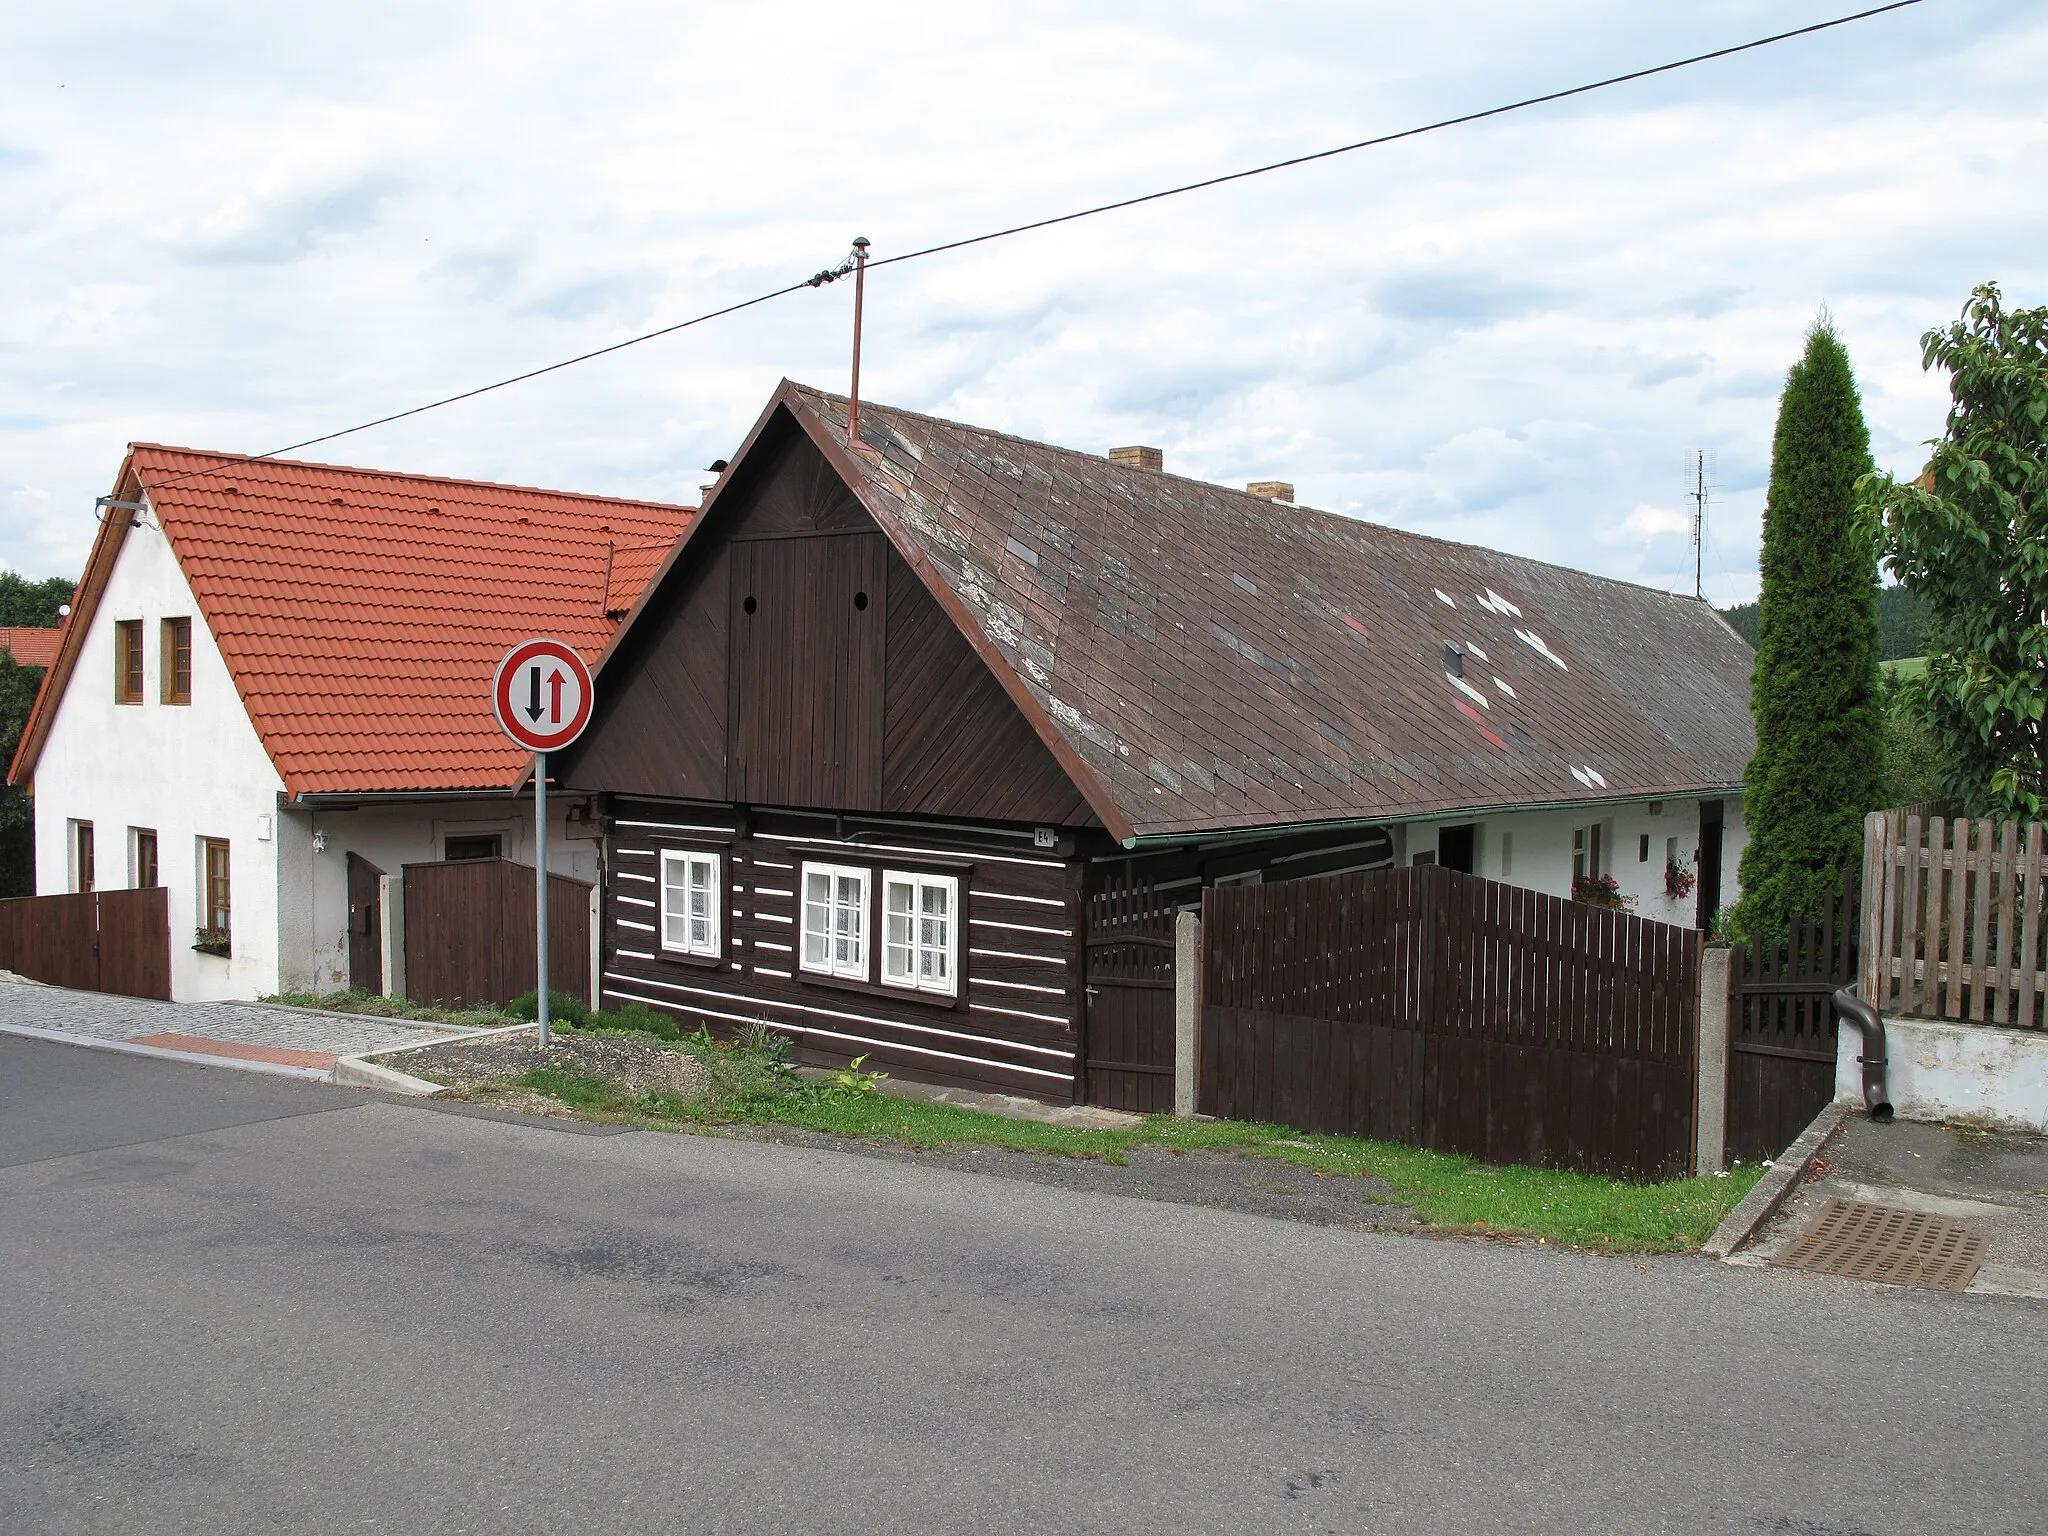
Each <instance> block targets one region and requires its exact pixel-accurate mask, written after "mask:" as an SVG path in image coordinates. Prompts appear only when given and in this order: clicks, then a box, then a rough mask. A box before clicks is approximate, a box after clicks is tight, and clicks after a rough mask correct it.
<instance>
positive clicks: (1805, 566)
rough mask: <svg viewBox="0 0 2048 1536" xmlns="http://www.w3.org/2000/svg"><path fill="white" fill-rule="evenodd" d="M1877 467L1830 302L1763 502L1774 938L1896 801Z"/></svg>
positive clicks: (1767, 896)
mask: <svg viewBox="0 0 2048 1536" xmlns="http://www.w3.org/2000/svg"><path fill="white" fill-rule="evenodd" d="M1870 469H1871V461H1870V431H1869V429H1868V428H1867V427H1866V426H1865V425H1864V422H1863V405H1862V402H1861V400H1860V399H1859V398H1858V397H1857V393H1856V380H1855V377H1854V376H1853V375H1852V374H1851V373H1850V371H1849V354H1848V352H1847V351H1846V350H1844V348H1843V346H1842V343H1841V340H1840V338H1839V337H1837V336H1836V335H1835V330H1834V326H1833V324H1832V322H1831V321H1830V320H1829V319H1828V318H1827V316H1826V315H1825V314H1823V315H1822V317H1821V318H1820V319H1819V320H1818V321H1816V322H1815V324H1814V326H1813V329H1812V330H1811V331H1809V332H1808V333H1807V337H1806V353H1805V356H1803V357H1802V358H1801V359H1800V360H1799V362H1798V363H1797V364H1795V365H1794V366H1793V369H1792V371H1791V373H1790V375H1789V376H1788V377H1787V378H1786V381H1785V394H1784V397H1783V398H1782V399H1781V400H1780V401H1779V404H1778V430H1777V435H1776V437H1775V439H1774V440H1773V442H1772V445H1771V487H1770V497H1769V501H1768V503H1767V504H1766V506H1765V509H1764V547H1763V562H1762V564H1763V595H1762V598H1761V600H1760V608H1759V612H1758V615H1757V649H1756V669H1755V671H1754V672H1753V673H1752V674H1751V677H1750V685H1749V708H1750V713H1751V714H1752V715H1753V716H1754V717H1755V719H1756V756H1755V757H1753V758H1752V759H1750V764H1749V769H1748V771H1747V773H1745V775H1744V789H1743V801H1742V806H1743V820H1744V822H1745V823H1746V825H1747V827H1748V831H1749V844H1748V846H1747V847H1746V848H1744V849H1743V853H1742V864H1741V881H1742V901H1741V905H1740V908H1739V910H1738V912H1737V915H1736V928H1737V930H1738V931H1739V932H1741V933H1743V934H1745V935H1747V936H1749V937H1751V938H1753V939H1755V940H1758V941H1760V942H1773V941H1775V939H1776V938H1778V937H1780V936H1782V935H1783V934H1784V933H1785V932H1786V931H1787V930H1788V929H1789V928H1790V926H1791V924H1792V922H1793V920H1794V919H1796V918H1800V917H1817V916H1819V915H1820V914H1821V912H1822V911H1823V910H1824V909H1825V907H1826V904H1827V900H1828V896H1829V894H1830V893H1831V892H1832V891H1833V890H1835V889H1836V888H1838V887H1839V885H1840V883H1841V879H1842V876H1843V874H1844V873H1846V872H1847V871H1849V870H1852V869H1855V868H1857V867H1858V866H1859V865H1860V864H1861V862H1862V858H1863V817H1864V814H1865V813H1866V812H1868V811H1872V810H1875V809H1877V808H1878V807H1879V806H1880V805H1881V804H1882V803H1883V797H1884V770H1885V759H1884V753H1885V745H1884V705H1883V688H1882V685H1881V683H1880V679H1879V668H1878V653H1879V645H1878V625H1877V546H1876V542H1875V540H1874V539H1873V537H1872V535H1871V532H1870V529H1869V528H1868V526H1867V524H1865V523H1864V522H1863V521H1862V520H1861V519H1859V518H1858V517H1857V516H1856V510H1855V509H1856V482H1857V480H1858V479H1859V478H1861V477H1862V476H1863V475H1865V474H1867V473H1868V472H1869V471H1870Z"/></svg>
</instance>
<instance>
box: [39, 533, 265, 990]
mask: <svg viewBox="0 0 2048 1536" xmlns="http://www.w3.org/2000/svg"><path fill="white" fill-rule="evenodd" d="M151 521H153V519H152V520H151ZM184 617H189V618H191V620H192V702H191V703H190V704H163V703H160V702H159V679H160V678H161V676H162V673H161V659H162V644H163V636H162V632H161V631H162V621H163V620H164V619H167V618H184ZM123 619H140V620H142V643H143V689H142V700H143V701H142V702H141V703H140V704H116V703H115V702H114V654H115V644H114V626H115V624H116V623H117V622H119V621H120V620H123ZM283 787H284V784H283V781H282V780H281V779H280V778H279V777H278V775H277V770H276V769H275V768H274V767H273V766H272V765H271V762H270V758H269V755H268V754H267V753H265V752H264V750H263V744H262V743H261V742H260V741H259V740H258V739H257V737H256V731H255V728H254V727H253V726H251V725H250V723H249V718H248V716H247V715H246V714H245V713H244V712H243V710H242V703H241V700H240V699H239V698H238V697H237V696H236V694H235V688H234V684H233V682H232V681H231V680H230V679H229V677H228V671H227V666H226V663H225V662H223V661H222V659H221V654H220V650H219V648H218V647H217V646H216V645H215V644H214V641H213V636H212V635H211V634H210V633H209V632H208V631H207V628H206V624H205V622H204V620H202V619H201V618H200V616H199V605H198V604H197V603H196V602H194V601H193V598H192V589H191V587H189V586H188V585H187V584H186V581H185V576H184V573H183V572H182V571H181V570H180V569H179V568H178V562H177V559H176V557H175V556H173V555H172V553H171V550H170V546H169V544H168V543H167V542H166V541H165V539H164V536H163V534H162V533H161V532H159V531H158V530H157V529H156V528H154V527H151V526H146V525H144V524H142V523H137V524H136V525H135V526H133V527H131V528H130V529H129V531H128V534H127V537H126V539H125V540H124V541H123V543H122V546H121V550H120V554H119V557H118V558H117V559H116V561H115V563H114V570H113V574H112V577H111V579H110V580H109V582H108V584H107V590H106V592H105V594H104V595H103V596H102V598H101V600H100V604H99V607H98V609H97V611H96V612H94V613H93V615H92V618H91V628H90V630H89V631H88V632H87V634H86V636H85V640H84V648H83V650H82V651H81V652H80V654H79V659H78V665H77V668H76V670H75V671H74V672H73V673H72V675H71V681H70V686H69V687H68V688H66V690H65V692H64V697H63V699H62V701H61V702H60V704H59V706H58V709H57V713H56V717H55V719H54V720H53V721H52V723H51V727H50V733H49V736H48V739H47V740H46V741H45V743H44V746H43V751H42V755H41V757H40V758H39V759H38V760H37V762H36V772H35V819H36V889H37V891H38V892H40V893H42V894H46V895H47V894H50V893H53V892H58V891H66V890H70V889H73V888H74V887H73V880H74V874H73V871H72V867H71V864H72V860H71V846H70V824H71V823H72V822H73V821H90V822H91V823H92V824H93V832H94V840H95V842H96V844H97V856H96V858H95V860H94V863H95V865H96V875H97V883H98V885H99V888H100V889H102V890H112V889H116V888H120V887H125V886H129V885H132V884H133V883H134V878H133V872H132V871H131V869H130V867H129V833H130V829H132V828H136V827H146V828H153V829H154V830H155V832H156V834H157V864H158V871H159V875H160V878H161V880H162V883H163V884H164V885H165V886H166V887H167V888H168V889H169V892H170V914H171V994H172V996H174V997H177V998H180V999H185V998H192V999H204V998H226V997H254V996H257V995H258V994H260V993H264V992H274V991H276V990H277V974H278V956H277V933H278V923H277V916H278V881H277V875H276V871H277V863H276V847H277V845H276V820H277V817H276V810H277V795H278V791H279V790H281V789H282V788H283ZM202 837H220V838H226V839H227V842H228V860H229V882H230V887H231V896H230V905H231V910H232V914H233V931H234V954H233V957H232V958H230V959H225V960H223V959H219V958H216V957H214V956H212V955H201V954H197V953H195V952H194V951H193V949H192V934H193V930H194V929H195V928H197V927H198V926H199V911H200V902H201V895H200V881H201V878H202V876H203V872H204V869H203V859H202V857H201V854H200V848H199V839H201V838H202Z"/></svg>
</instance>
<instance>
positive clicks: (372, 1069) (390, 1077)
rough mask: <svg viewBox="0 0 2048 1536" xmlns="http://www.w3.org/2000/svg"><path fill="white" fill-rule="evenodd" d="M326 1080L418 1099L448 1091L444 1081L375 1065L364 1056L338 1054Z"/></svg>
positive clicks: (428, 1097)
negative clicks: (434, 1081)
mask: <svg viewBox="0 0 2048 1536" xmlns="http://www.w3.org/2000/svg"><path fill="white" fill-rule="evenodd" d="M327 1081H328V1082H330V1083H332V1084H334V1086H335V1087H337V1088H374V1089H376V1090H377V1091H378V1092H379V1093H403V1094H409V1095H411V1096H412V1097H414V1098H421V1099H431V1098H432V1097H433V1096H434V1095H435V1094H437V1093H446V1092H447V1091H448V1085H447V1084H445V1083H430V1082H428V1081H427V1080H426V1079H425V1078H424V1077H414V1076H412V1075H411V1074H410V1073H406V1072H401V1071H399V1070H398V1069H397V1068H396V1067H382V1066H379V1065H378V1064H377V1063H376V1062H374V1061H371V1060H370V1059H369V1058H368V1057H366V1056H343V1057H341V1058H340V1059H338V1060H337V1061H336V1062H335V1063H334V1070H333V1071H331V1072H329V1073H328V1074H327Z"/></svg>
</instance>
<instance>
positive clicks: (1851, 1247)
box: [1777, 1200, 1984, 1291]
mask: <svg viewBox="0 0 2048 1536" xmlns="http://www.w3.org/2000/svg"><path fill="white" fill-rule="evenodd" d="M1777 1262H1778V1263H1780V1264H1782V1265H1786V1266H1787V1267H1789V1268H1792V1269H1817V1270H1819V1271H1820V1272H1821V1273H1822V1274H1826V1275H1846V1276H1848V1277H1849V1278H1850V1279H1852V1280H1879V1281H1882V1282H1883V1283H1885V1284H1886V1285H1917V1286H1919V1287H1920V1288H1921V1289H1923V1290H1929V1291H1960V1290H1962V1289H1963V1288H1964V1287H1966V1286H1967V1285H1969V1283H1970V1282H1971V1281H1972V1280H1974V1279H1975V1278H1976V1277H1977V1266H1978V1265H1980V1264H1982V1263H1983V1262H1984V1238H1983V1235H1982V1234H1981V1233H1979V1232H1978V1231H1977V1230H1976V1229H1975V1228H1972V1227H1966V1226H1964V1225H1962V1223H1960V1222H1955V1221H1950V1220H1949V1219H1948V1218H1947V1217H1945V1216H1930V1215H1928V1214H1927V1213H1926V1212H1925V1211H1902V1210H1900V1209H1898V1208H1897V1207H1896V1206H1890V1205H1866V1204H1864V1203H1863V1202H1862V1201H1861V1200H1836V1201H1832V1202H1831V1203H1830V1204H1829V1205H1828V1208H1827V1209H1826V1210H1825V1211H1823V1212H1821V1217H1820V1221H1819V1222H1818V1224H1816V1225H1815V1227H1814V1229H1813V1230H1812V1231H1811V1232H1809V1233H1807V1234H1806V1236H1804V1237H1802V1238H1801V1239H1799V1241H1798V1242H1796V1243H1794V1244H1793V1245H1792V1246H1791V1248H1789V1249H1788V1250H1786V1252H1785V1253H1783V1254H1782V1255H1780V1256H1779V1258H1778V1261H1777Z"/></svg>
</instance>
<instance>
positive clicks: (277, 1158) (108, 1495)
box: [0, 1039, 2048, 1536]
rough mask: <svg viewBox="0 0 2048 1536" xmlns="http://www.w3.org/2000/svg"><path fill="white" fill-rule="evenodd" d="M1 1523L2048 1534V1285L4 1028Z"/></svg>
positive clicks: (157, 1528) (265, 1527)
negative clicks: (1642, 1259) (682, 1124)
mask: <svg viewBox="0 0 2048 1536" xmlns="http://www.w3.org/2000/svg"><path fill="white" fill-rule="evenodd" d="M0 1165H4V1166H0V1530H4V1531H6V1532H9V1533H12V1532H35V1533H44V1532H71V1531H92V1532H110V1531H150V1532H186V1531H219V1532H231V1531H274V1530H309V1531H342V1530H348V1531H370V1530H388V1531H405V1532H440V1531H493V1532H497V1531H572V1530H595V1529H604V1530H609V1531H617V1532H640V1531H669V1530H675V1531H693V1532H722V1531H777V1532H780V1531H802V1532H828V1531H830V1532H837V1531H848V1532H894V1531H918V1532H952V1531H961V1532H970V1531H971V1532H983V1531H992V1530H1018V1529H1024V1528H1027V1527H1029V1528H1036V1529H1041V1530H1047V1531H1053V1530H1057V1531H1062V1532H1065V1531H1117V1532H1134V1531H1167V1532H1208V1531H1245V1532H1286V1531H1322V1532H1346V1533H1349V1532H1362V1531H1389V1532H1457V1533H1468V1532H1485V1531H1557V1532H1574V1533H1577V1532H1605V1531H1617V1532H1619V1531H1684V1532H1724V1531H1725V1532H1759V1531H1761V1532H1789V1533H1794V1536H1835V1533H1851V1532H1855V1533H1886V1536H1889V1533H1894V1532H1897V1533H1907V1532H1916V1533H1917V1532H1927V1531H1969V1532H1972V1533H1990V1532H2008V1531H2011V1532H2019V1531H2029V1532H2038V1531H2040V1530H2042V1529H2043V1527H2044V1524H2048V1456H2044V1454H2043V1452H2044V1451H2048V1428H2044V1424H2048V1421H2044V1418H2043V1415H2042V1412H2041V1408H2042V1403H2043V1387H2042V1383H2043V1381H2044V1380H2048V1307H2044V1306H2043V1305H2042V1304H2040V1303H2035V1302H2026V1301H2016V1300H2009V1299H2004V1298H1996V1297H1975V1296H1967V1297H1957V1296H1933V1295H1928V1294H1923V1293H1918V1292H1909V1291H1884V1290H1878V1289H1875V1288H1865V1287H1856V1286H1851V1285H1849V1284H1846V1283H1841V1282H1832V1281H1826V1280H1822V1279H1819V1278H1817V1277H1812V1278H1810V1277H1803V1276H1794V1275H1789V1274H1777V1273H1772V1272H1768V1271H1753V1270H1751V1271H1745V1270H1738V1269H1731V1268H1728V1267H1726V1266H1719V1265H1714V1264H1711V1263H1709V1262H1707V1261H1705V1260H1701V1259H1698V1258H1695V1257H1676V1258H1670V1259H1660V1260H1654V1261H1650V1262H1647V1263H1646V1264H1644V1265H1641V1266H1638V1264H1636V1263H1635V1262H1633V1261H1629V1260H1618V1259H1614V1258H1598V1257H1591V1256H1574V1255H1568V1254H1559V1253H1553V1252H1547V1251H1539V1250H1529V1249H1516V1248H1507V1247H1501V1246H1495V1245H1489V1244H1482V1243H1471V1242H1440V1241H1431V1240H1426V1239H1418V1238H1412V1237H1400V1236H1391V1235H1375V1234H1371V1233H1360V1232H1351V1231H1345V1230H1341V1229H1337V1228H1331V1227H1316V1226H1309V1225H1303V1224H1300V1223H1295V1222H1288V1221H1281V1220H1276V1219H1272V1218H1269V1217H1262V1216H1254V1215H1245V1214H1241V1213H1237V1212H1229V1211H1217V1210H1209V1209H1204V1208H1201V1207H1196V1206H1188V1205H1178V1204H1163V1203H1156V1202H1152V1201H1146V1200H1137V1199H1128V1198H1122V1197H1117V1196H1109V1195H1102V1194H1096V1193H1091V1192H1087V1191H1076V1190H1070V1189H1060V1188H1054V1187H1048V1186H1046V1185H1043V1184H1040V1183H1036V1182H1030V1181H1025V1180H1019V1179H1005V1178H993V1177H988V1176H985V1175H981V1174H975V1173H967V1172H956V1171H954V1170H952V1169H947V1168H935V1167H931V1166H927V1165H919V1164H909V1163H903V1162H897V1161H889V1160H883V1159H877V1158H863V1157H854V1156H848V1155H846V1154H843V1153H839V1152H833V1151H823V1150H818V1149H815V1148H807V1147H789V1146H777V1145H770V1144H762V1143H756V1142H745V1141H736V1140H721V1139H716V1138H710V1137H696V1136H680V1135H669V1134H663V1133H639V1132H636V1133H629V1134H623V1135H587V1134H576V1133H572V1132H565V1131H561V1130H552V1129H545V1128H540V1127H534V1126H528V1125H515V1124H507V1123H502V1122H498V1121H491V1120H482V1119H476V1118H471V1117H464V1116H458V1115H454V1114H449V1113H444V1112H439V1111H434V1110H430V1109H426V1108H422V1107H416V1106H410V1105H401V1104H395V1103H390V1102H385V1101H380V1100H375V1099H370V1098H366V1097H365V1096H362V1095H358V1094H352V1093H347V1092H342V1091H338V1090H332V1089H324V1088H319V1087H314V1086H310V1085H304V1084H299V1083H294V1082H290V1081H286V1080H281V1079H268V1078H262V1077H256V1076H250V1075H245V1074H237V1073H231V1072H227V1071H223V1070H220V1069H202V1068H197V1067H188V1066H184V1065H181V1064H171V1063H163V1062H156V1061H149V1060H141V1059H135V1058H124V1057H118V1056H111V1055H105V1054H100V1053H93V1052H86V1051H80V1050H74V1049H71V1048H67V1047H62V1046H50V1045H40V1044H33V1043H29V1042H23V1041H16V1040H6V1039H0Z"/></svg>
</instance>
